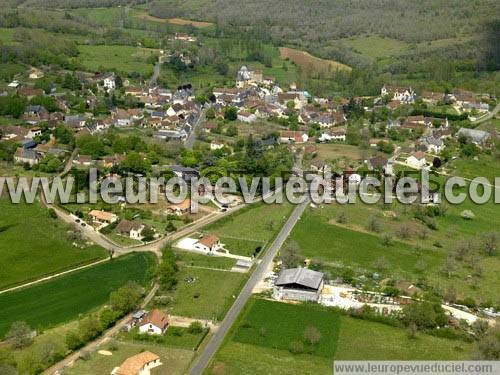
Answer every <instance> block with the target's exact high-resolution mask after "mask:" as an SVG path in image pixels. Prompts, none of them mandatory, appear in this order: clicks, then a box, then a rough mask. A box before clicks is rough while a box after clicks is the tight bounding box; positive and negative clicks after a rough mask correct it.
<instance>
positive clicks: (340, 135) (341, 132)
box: [319, 127, 347, 142]
mask: <svg viewBox="0 0 500 375" xmlns="http://www.w3.org/2000/svg"><path fill="white" fill-rule="evenodd" d="M346 137H347V128H346V127H339V128H331V129H329V130H328V131H327V132H325V133H323V134H321V136H320V137H319V141H320V142H330V141H336V142H345V140H346Z"/></svg>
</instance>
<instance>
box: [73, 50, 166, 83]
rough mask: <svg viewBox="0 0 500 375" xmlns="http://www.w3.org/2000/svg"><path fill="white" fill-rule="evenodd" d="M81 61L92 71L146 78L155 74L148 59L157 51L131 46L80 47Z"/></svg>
mask: <svg viewBox="0 0 500 375" xmlns="http://www.w3.org/2000/svg"><path fill="white" fill-rule="evenodd" d="M78 50H79V51H80V56H79V59H80V61H81V63H82V64H83V66H84V67H85V68H86V69H88V70H90V71H98V70H100V68H103V67H105V70H115V71H118V72H124V73H131V72H137V73H140V74H143V75H145V76H149V75H151V74H152V73H153V68H154V67H153V65H152V64H148V63H147V61H146V59H147V57H148V56H150V55H151V54H156V53H157V51H156V50H151V49H146V48H139V47H131V46H87V45H80V46H78Z"/></svg>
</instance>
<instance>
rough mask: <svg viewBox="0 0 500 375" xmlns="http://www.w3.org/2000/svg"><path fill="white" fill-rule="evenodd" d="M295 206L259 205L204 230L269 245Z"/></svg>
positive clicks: (287, 204)
mask: <svg viewBox="0 0 500 375" xmlns="http://www.w3.org/2000/svg"><path fill="white" fill-rule="evenodd" d="M292 209H293V206H292V205H291V204H289V203H284V204H272V205H269V204H264V203H259V204H257V205H256V206H254V207H250V208H248V209H243V212H238V213H237V214H236V215H231V216H228V217H226V218H224V219H222V220H219V221H217V222H216V223H214V224H212V225H209V226H207V227H205V228H203V231H204V232H206V233H213V234H216V235H217V236H219V237H230V238H240V239H243V240H249V241H258V242H264V243H267V242H268V241H270V240H271V239H272V238H273V237H274V235H275V233H276V232H277V231H278V230H279V228H281V226H282V225H283V224H284V223H285V222H286V220H287V218H288V216H289V215H290V213H291V212H292Z"/></svg>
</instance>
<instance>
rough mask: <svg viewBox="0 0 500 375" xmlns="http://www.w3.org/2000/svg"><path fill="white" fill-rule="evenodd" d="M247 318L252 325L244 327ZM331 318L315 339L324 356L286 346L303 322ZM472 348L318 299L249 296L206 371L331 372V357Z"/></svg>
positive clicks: (426, 355)
mask: <svg viewBox="0 0 500 375" xmlns="http://www.w3.org/2000/svg"><path fill="white" fill-rule="evenodd" d="M332 315H333V318H332ZM247 320H248V322H249V323H250V324H253V325H252V326H251V327H250V328H243V327H242V323H244V322H245V321H247ZM329 321H330V322H331V323H332V326H333V327H334V330H335V332H333V333H330V334H329V335H328V336H326V335H322V338H321V339H320V342H319V343H318V344H317V345H318V351H320V347H321V346H322V345H324V350H325V351H324V354H328V355H327V356H321V355H311V354H308V353H304V354H292V353H291V352H290V351H289V350H288V345H289V341H290V340H291V339H297V337H298V338H300V336H301V333H302V332H303V330H304V329H305V325H307V324H310V323H313V324H315V325H316V326H317V328H318V329H319V330H320V331H321V332H322V333H323V332H328V328H329V326H328V322H329ZM247 325H248V324H247ZM261 327H264V328H266V329H265V331H262V332H264V333H260V330H259V328H261ZM274 327H278V328H276V329H275V328H274ZM280 333H281V335H280ZM262 334H264V335H265V336H262ZM323 340H325V343H323V342H322V341H323ZM332 345H333V347H332ZM471 352H472V345H471V344H470V343H465V342H462V341H454V340H447V339H443V338H438V337H434V336H429V335H425V334H419V335H417V337H416V338H415V339H410V338H408V335H407V332H406V330H404V329H401V328H396V327H392V326H388V325H384V324H381V323H375V322H370V321H365V320H358V319H354V318H351V317H348V316H344V315H337V314H336V313H334V312H330V311H328V309H323V308H321V307H319V306H316V305H307V304H304V305H291V304H283V303H281V302H271V301H264V300H258V299H253V300H251V301H250V302H249V303H248V305H247V306H246V307H245V310H244V312H243V313H242V315H241V316H240V317H239V319H238V322H237V323H236V324H235V326H233V329H232V331H231V333H230V336H229V338H228V339H227V340H226V341H225V342H224V344H223V345H222V347H221V349H220V350H219V351H218V352H217V354H216V356H215V358H214V360H213V361H212V363H211V365H210V367H209V369H208V371H207V374H221V373H223V374H244V375H247V374H249V375H250V374H260V373H266V374H283V373H286V374H297V375H298V374H311V375H312V374H329V373H332V362H333V360H334V359H336V360H357V359H364V360H367V359H372V360H418V359H430V360H459V359H470V358H471V355H472V353H471Z"/></svg>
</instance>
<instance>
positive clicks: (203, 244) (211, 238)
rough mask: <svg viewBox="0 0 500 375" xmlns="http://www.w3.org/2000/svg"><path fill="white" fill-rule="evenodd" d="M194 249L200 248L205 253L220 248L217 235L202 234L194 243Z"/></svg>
mask: <svg viewBox="0 0 500 375" xmlns="http://www.w3.org/2000/svg"><path fill="white" fill-rule="evenodd" d="M194 248H195V249H196V250H201V251H204V252H207V253H213V252H216V251H217V250H219V249H221V248H222V244H221V243H220V239H219V237H217V236H215V235H213V234H209V235H206V236H203V237H202V238H201V239H200V240H199V241H198V242H196V243H195V244H194Z"/></svg>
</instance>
